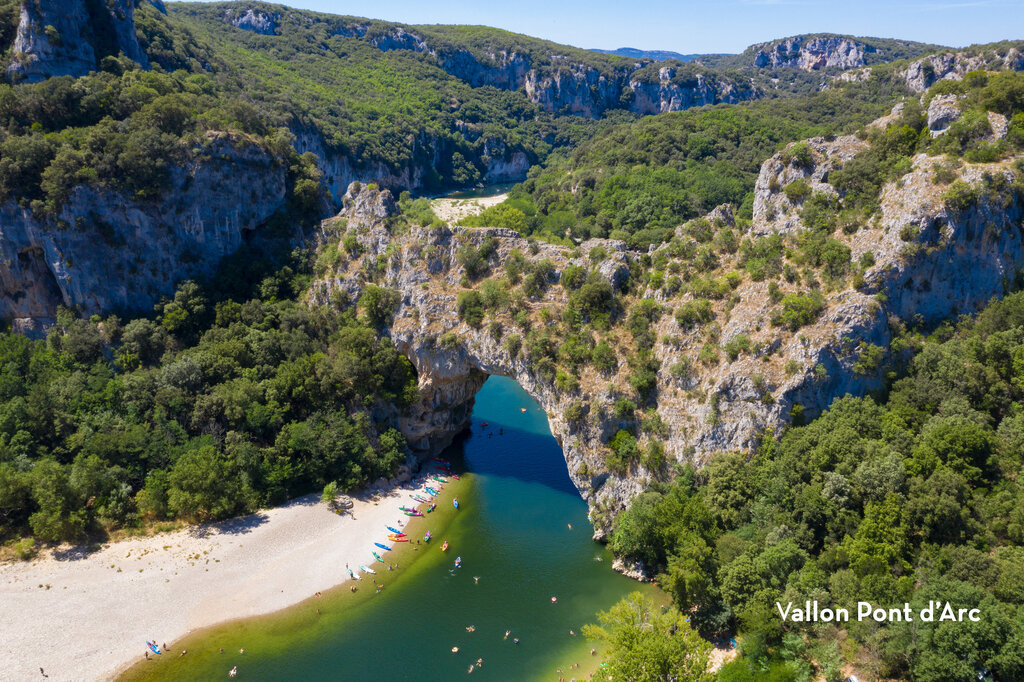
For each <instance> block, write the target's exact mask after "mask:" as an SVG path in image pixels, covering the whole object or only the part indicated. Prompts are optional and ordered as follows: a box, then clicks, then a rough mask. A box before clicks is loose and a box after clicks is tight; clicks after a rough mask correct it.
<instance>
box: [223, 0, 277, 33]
mask: <svg viewBox="0 0 1024 682" xmlns="http://www.w3.org/2000/svg"><path fill="white" fill-rule="evenodd" d="M280 18H281V17H280V16H279V15H277V14H271V13H269V12H261V11H259V10H255V9H252V8H251V7H250V8H248V9H246V10H245V11H244V12H243V11H240V10H233V9H228V10H224V19H225V21H227V22H228V23H229V24H231V25H232V26H234V27H235V28H240V29H242V30H243V31H252V32H253V33H259V34H261V35H265V36H272V35H274V33H275V31H277V22H278V20H279V19H280Z"/></svg>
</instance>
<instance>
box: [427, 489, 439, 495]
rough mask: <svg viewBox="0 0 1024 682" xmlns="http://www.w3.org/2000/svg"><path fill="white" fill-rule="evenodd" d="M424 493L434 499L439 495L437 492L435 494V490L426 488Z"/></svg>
mask: <svg viewBox="0 0 1024 682" xmlns="http://www.w3.org/2000/svg"><path fill="white" fill-rule="evenodd" d="M426 491H427V492H428V493H430V494H431V495H432V496H434V497H437V496H438V495H439V494H440V493H438V492H437V491H436V490H434V489H433V488H427V489H426Z"/></svg>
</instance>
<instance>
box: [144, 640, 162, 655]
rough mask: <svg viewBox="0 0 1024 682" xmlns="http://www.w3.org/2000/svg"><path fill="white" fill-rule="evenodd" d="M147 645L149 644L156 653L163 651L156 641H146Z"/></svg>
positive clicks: (150, 648)
mask: <svg viewBox="0 0 1024 682" xmlns="http://www.w3.org/2000/svg"><path fill="white" fill-rule="evenodd" d="M146 646H148V647H149V650H150V651H152V652H153V653H154V654H162V653H163V652H162V651H160V647H158V646H157V645H156V642H146Z"/></svg>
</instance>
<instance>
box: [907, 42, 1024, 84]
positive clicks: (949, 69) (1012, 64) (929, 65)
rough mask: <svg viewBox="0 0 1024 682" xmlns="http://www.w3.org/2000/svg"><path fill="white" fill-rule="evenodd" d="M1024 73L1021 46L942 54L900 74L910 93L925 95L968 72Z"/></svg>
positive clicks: (1023, 58) (908, 67)
mask: <svg viewBox="0 0 1024 682" xmlns="http://www.w3.org/2000/svg"><path fill="white" fill-rule="evenodd" d="M978 70H983V71H1022V70H1024V54H1021V50H1020V48H1019V47H1008V48H1005V49H992V50H982V51H979V52H976V53H968V52H942V53H939V54H934V55H929V56H927V57H922V58H921V59H917V60H914V61H912V62H910V63H909V64H908V65H907V66H906V67H905V68H903V69H900V70H899V71H897V76H898V77H899V78H901V79H902V80H903V81H904V82H905V83H906V85H907V87H908V88H910V90H911V92H924V91H925V90H927V89H928V88H930V87H931V86H932V85H934V84H935V83H936V82H937V81H940V80H960V79H961V78H963V77H964V75H965V74H967V73H968V72H969V71H978Z"/></svg>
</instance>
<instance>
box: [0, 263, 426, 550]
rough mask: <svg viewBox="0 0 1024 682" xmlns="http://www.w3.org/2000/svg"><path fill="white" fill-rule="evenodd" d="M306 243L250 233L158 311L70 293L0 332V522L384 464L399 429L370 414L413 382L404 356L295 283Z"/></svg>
mask: <svg viewBox="0 0 1024 682" xmlns="http://www.w3.org/2000/svg"><path fill="white" fill-rule="evenodd" d="M310 258H311V254H309V252H306V251H300V252H296V253H295V254H293V255H292V257H291V258H290V259H289V263H290V265H285V266H282V267H280V268H277V269H274V268H268V266H269V265H270V264H269V263H268V262H266V261H264V260H262V259H261V257H260V256H259V254H258V253H256V252H250V251H247V252H243V253H239V254H238V256H237V257H236V258H233V259H232V260H231V262H230V263H228V264H226V266H225V268H223V270H222V272H221V274H220V276H219V277H218V278H217V279H215V280H212V281H209V282H206V283H203V284H197V283H195V282H191V281H190V282H185V283H184V284H183V285H182V286H181V287H180V288H179V290H178V291H177V293H176V294H175V295H174V297H173V298H172V299H170V300H167V301H165V302H164V303H162V304H161V305H159V306H158V308H157V310H156V314H155V316H154V317H153V318H137V319H132V320H122V319H119V318H118V317H116V316H114V315H110V316H107V317H104V318H102V319H101V318H100V317H99V316H95V317H94V318H92V319H89V320H84V319H75V316H74V315H73V314H72V313H71V312H69V311H65V312H63V313H62V314H61V315H60V317H59V319H58V320H57V324H56V325H55V326H54V327H53V328H52V329H51V331H50V333H49V335H48V337H47V338H46V339H45V340H37V341H32V340H29V339H26V338H25V337H24V336H22V335H20V334H14V333H10V332H5V333H3V334H2V335H0V358H2V363H0V538H8V539H9V538H12V537H15V538H16V537H18V536H23V535H25V536H34V537H35V538H38V539H40V540H45V541H52V542H59V541H80V540H83V539H85V538H87V537H89V536H96V535H97V534H103V533H105V532H110V531H114V530H117V529H121V528H132V527H138V526H140V525H141V524H145V523H153V522H159V521H163V520H167V519H175V518H180V519H188V520H193V521H202V520H209V519H217V518H224V517H226V516H230V515H233V514H238V513H245V512H252V511H256V510H257V509H260V508H262V507H266V506H268V505H274V504H280V503H282V502H284V501H286V500H289V499H292V498H294V497H295V496H297V495H301V494H304V493H307V492H310V491H319V490H321V489H322V488H323V487H324V485H325V484H327V483H328V482H332V483H334V484H336V485H337V486H338V489H339V490H353V489H359V488H362V487H364V486H366V485H367V484H369V483H371V482H373V481H375V480H377V479H378V478H381V477H391V476H393V475H394V474H395V472H396V470H397V468H398V467H399V465H401V464H402V463H404V462H405V458H406V445H405V439H404V438H403V437H402V435H401V434H400V433H399V432H398V431H396V430H395V429H394V428H392V427H391V425H390V424H389V423H387V422H381V421H379V417H380V415H386V414H391V413H392V412H393V411H394V410H395V409H396V408H398V409H400V408H401V407H402V406H404V405H408V404H409V402H410V401H414V400H416V399H417V397H418V393H417V390H416V383H415V375H414V373H413V370H412V366H411V365H410V363H409V361H408V360H406V359H405V358H404V357H403V356H401V355H400V354H399V353H398V352H397V351H396V350H395V347H394V346H393V345H392V344H391V343H390V342H389V341H387V340H386V339H379V338H377V334H376V330H375V329H374V327H373V326H371V325H370V324H369V323H366V322H364V321H363V320H361V319H357V318H356V317H355V316H354V315H353V314H339V313H338V312H337V311H336V310H332V309H327V308H310V307H308V306H306V305H304V304H303V303H301V302H299V301H298V300H296V297H297V296H298V295H299V294H301V293H302V291H303V289H304V287H305V286H306V284H307V283H308V282H309V273H310V267H311V262H310ZM376 411H379V414H378V413H377V412H376ZM375 415H377V416H375ZM33 547H34V544H33V542H32V541H31V540H29V541H26V542H23V543H20V544H19V545H18V546H17V549H18V551H19V552H21V553H22V554H24V555H25V556H30V555H31V553H32V551H33Z"/></svg>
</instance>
